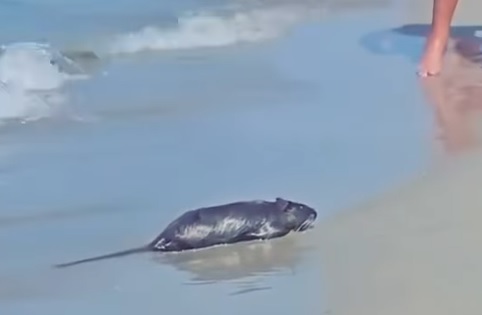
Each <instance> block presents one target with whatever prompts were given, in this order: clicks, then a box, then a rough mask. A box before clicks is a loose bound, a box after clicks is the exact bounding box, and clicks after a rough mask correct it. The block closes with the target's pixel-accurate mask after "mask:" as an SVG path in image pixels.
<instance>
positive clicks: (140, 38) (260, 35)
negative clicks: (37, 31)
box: [107, 6, 313, 54]
mask: <svg viewBox="0 0 482 315" xmlns="http://www.w3.org/2000/svg"><path fill="white" fill-rule="evenodd" d="M310 13H313V11H311V8H310V7H306V6H283V7H277V8H269V9H267V8H262V9H253V10H250V11H246V12H241V11H238V12H234V13H231V14H224V15H222V14H214V13H197V14H189V15H184V16H182V17H180V18H179V19H178V23H177V24H176V26H174V27H169V28H167V27H166V28H161V27H156V26H146V27H144V28H143V29H141V30H139V31H136V32H131V33H127V34H121V35H118V36H116V37H115V39H114V40H113V41H112V42H111V43H110V44H109V45H108V47H107V52H108V53H109V54H132V53H137V52H142V51H147V50H175V49H191V48H208V47H222V46H229V45H234V44H239V43H250V42H259V41H264V40H269V39H273V38H276V37H278V36H280V35H282V34H283V33H284V32H285V31H286V30H287V29H288V28H290V27H291V26H293V25H294V24H295V23H297V22H298V21H299V20H300V19H302V18H304V17H306V16H307V15H308V14H310Z"/></svg>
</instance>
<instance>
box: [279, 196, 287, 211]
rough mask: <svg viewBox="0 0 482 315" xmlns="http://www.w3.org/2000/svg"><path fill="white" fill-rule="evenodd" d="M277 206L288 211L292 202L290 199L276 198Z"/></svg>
mask: <svg viewBox="0 0 482 315" xmlns="http://www.w3.org/2000/svg"><path fill="white" fill-rule="evenodd" d="M275 203H276V206H277V207H278V208H279V209H280V210H281V211H286V210H287V209H288V206H289V205H290V202H289V201H288V200H285V199H283V198H280V197H278V198H276V201H275Z"/></svg>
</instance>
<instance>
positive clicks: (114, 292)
mask: <svg viewBox="0 0 482 315" xmlns="http://www.w3.org/2000/svg"><path fill="white" fill-rule="evenodd" d="M91 2H92V3H90V2H82V3H81V2H80V1H78V2H73V4H72V6H66V5H65V3H64V2H62V1H53V0H52V1H42V2H35V4H34V3H33V2H32V1H30V2H28V1H23V2H14V1H10V2H8V3H7V2H5V3H4V4H3V5H4V6H6V7H8V8H9V10H12V11H13V12H16V14H18V15H19V16H23V18H25V19H29V16H33V15H34V13H33V10H34V9H33V8H31V7H29V6H41V7H42V10H44V11H41V12H43V13H42V14H45V17H48V15H49V14H54V12H53V11H49V10H48V8H49V7H52V6H55V7H58V8H60V9H59V11H55V14H56V15H61V16H63V18H64V19H65V20H68V21H70V22H72V20H71V16H70V15H75V16H77V17H78V18H81V17H82V18H85V19H88V20H89V21H92V23H83V24H82V26H83V27H85V29H80V27H79V29H76V28H75V27H72V29H69V27H70V26H66V28H65V29H64V30H63V33H62V32H60V31H59V32H60V33H61V34H58V33H56V32H53V31H51V30H50V29H49V27H50V26H49V23H53V24H54V26H55V23H61V22H60V21H57V22H54V21H52V20H50V19H48V20H49V23H47V24H45V25H44V26H43V27H44V28H43V29H36V28H35V24H34V23H33V22H32V24H31V25H28V26H22V28H19V29H18V30H17V33H16V34H15V36H14V35H13V34H12V33H11V32H8V31H5V32H4V31H2V34H1V35H2V36H1V37H0V38H2V39H3V41H4V42H5V43H8V42H9V41H11V40H12V39H11V38H14V39H15V41H30V40H38V38H40V37H43V38H47V39H49V38H50V36H51V38H52V40H48V41H49V42H52V43H55V45H54V46H53V47H54V49H60V50H61V51H77V52H85V51H91V52H93V53H95V54H97V55H98V56H100V58H101V59H100V60H98V59H96V58H97V57H95V55H82V54H80V55H79V54H77V57H76V58H74V62H76V63H77V64H78V65H79V66H80V68H75V67H74V70H72V71H73V72H74V73H75V74H79V73H76V71H80V72H81V73H80V74H83V75H88V76H89V77H88V78H87V79H85V78H83V79H82V80H74V81H71V80H68V79H70V78H71V77H70V76H67V77H64V76H62V75H63V74H62V73H63V71H64V70H63V69H64V68H62V69H61V70H58V68H56V65H51V64H50V63H48V62H46V61H45V60H44V59H42V58H40V57H38V56H41V55H42V54H40V53H39V51H40V50H39V49H38V47H37V48H35V47H34V49H33V50H28V51H29V53H28V54H26V57H25V56H24V57H22V58H27V59H20V60H22V62H24V63H23V64H25V62H26V61H25V60H27V61H28V62H30V64H31V65H33V66H32V68H28V69H26V70H25V69H24V70H23V72H18V71H17V72H15V71H14V73H15V74H16V76H15V77H14V78H13V77H11V76H10V77H6V78H9V80H10V81H9V82H8V85H6V86H5V87H4V90H1V91H0V92H3V93H4V94H1V93H0V101H2V100H3V99H2V98H1V96H2V95H3V96H4V99H5V101H4V102H5V103H3V104H2V106H6V107H7V106H10V107H8V108H9V111H8V114H5V115H4V116H3V117H0V118H4V124H3V125H2V126H1V127H0V188H1V190H0V195H1V197H0V208H1V209H2V210H1V211H0V242H1V243H0V246H1V248H2V259H1V260H0V304H1V305H2V310H5V311H4V312H5V314H9V315H17V314H21V315H24V314H49V315H55V314H65V312H66V311H67V310H68V312H69V314H73V315H75V314H84V313H92V312H104V313H116V314H132V313H133V312H139V313H142V314H158V313H159V312H160V311H169V312H174V311H175V312H178V313H180V314H185V313H188V312H198V313H202V314H204V313H206V314H207V313H209V314H225V313H227V312H229V313H233V312H234V313H239V314H246V313H248V312H249V313H253V312H255V313H259V314H264V313H266V312H267V311H269V312H274V313H278V314H291V313H294V312H298V313H305V314H312V313H317V314H319V312H318V311H316V312H314V310H322V309H323V307H324V306H323V305H324V303H323V299H320V298H319V296H320V292H322V291H323V281H322V279H321V273H320V271H319V266H318V264H317V258H318V255H319V253H318V251H317V249H316V243H317V241H316V238H317V231H316V229H315V230H313V231H310V232H307V233H303V234H301V235H292V236H290V237H287V238H284V239H279V240H276V241H273V242H267V243H251V244H240V245H236V246H233V247H219V248H213V249H210V250H206V251H197V252H192V253H185V254H180V255H163V256H156V255H149V254H147V255H135V256H129V257H125V258H121V259H115V260H109V261H102V262H99V263H95V264H86V265H82V266H79V267H72V268H69V269H65V270H60V271H59V270H53V269H51V265H52V264H55V263H60V262H64V261H70V260H74V259H79V258H85V257H90V256H94V255H98V254H103V253H106V252H111V251H114V250H121V249H126V248H130V247H134V246H139V245H142V244H144V243H146V242H147V241H150V240H151V238H153V237H154V236H156V235H157V234H158V232H159V231H160V230H161V229H162V228H164V226H165V225H166V224H167V223H168V222H169V221H171V220H172V219H173V218H174V217H175V216H177V215H178V214H179V213H181V212H183V211H185V210H187V209H191V208H197V207H201V206H206V205H213V204H220V203H224V202H230V201H233V200H241V199H243V200H245V199H272V198H275V197H277V196H283V197H285V198H290V199H295V200H298V201H302V202H305V203H308V204H310V205H312V206H313V207H315V208H316V209H318V211H319V215H320V216H319V220H323V218H324V217H326V216H328V215H331V214H333V213H336V212H337V211H340V210H343V209H345V208H347V207H349V206H351V205H353V204H355V203H357V202H360V201H363V200H366V199H368V198H370V196H373V195H375V194H377V193H379V192H381V191H383V190H385V189H387V188H388V187H390V186H391V185H392V184H394V183H397V182H399V181H402V180H404V179H407V178H409V177H410V176H412V175H413V174H414V173H416V172H418V171H419V170H420V169H421V168H423V167H424V166H425V165H426V164H427V163H428V162H429V161H430V160H431V158H432V154H433V150H432V149H433V148H432V139H431V136H432V133H433V126H432V122H431V120H432V117H431V116H432V113H431V112H430V111H429V110H430V109H429V108H428V107H427V106H425V104H424V100H423V98H422V94H421V90H420V87H419V85H418V83H417V82H416V81H415V80H414V73H413V70H414V65H413V62H412V61H411V60H410V58H406V56H410V55H413V54H416V53H417V51H418V50H419V49H420V48H421V42H420V40H419V39H417V38H412V37H405V36H404V35H401V34H396V33H388V35H386V34H385V35H384V37H383V38H381V39H380V38H376V36H375V39H373V34H375V35H376V34H377V32H380V31H383V30H387V29H389V28H391V27H393V25H392V24H391V21H392V18H393V14H394V11H392V10H391V9H390V8H387V4H386V3H384V2H375V3H376V4H373V5H372V6H371V7H370V8H368V9H366V10H361V9H360V8H357V9H356V10H355V9H353V8H350V7H349V6H346V7H343V6H340V7H339V8H336V10H335V9H333V12H331V11H330V10H328V15H323V14H321V13H322V12H323V10H324V8H326V7H328V8H330V5H331V7H333V3H331V4H330V3H328V4H327V6H326V7H323V6H321V5H316V6H315V5H314V4H312V3H308V4H305V3H302V5H298V4H297V5H296V6H295V7H296V8H297V9H296V10H294V9H293V6H294V5H293V4H292V3H289V2H286V3H283V4H282V5H279V4H276V3H274V2H262V1H260V2H259V3H258V2H255V1H252V2H245V3H240V4H239V5H240V6H241V5H242V7H243V11H242V12H243V13H242V14H241V15H240V14H239V13H238V15H236V14H235V18H233V17H232V16H229V14H228V17H227V16H226V15H216V14H218V13H216V14H214V15H213V13H202V14H203V15H201V18H199V17H194V18H193V19H194V22H193V20H192V19H187V18H185V20H182V21H184V22H182V23H180V25H181V26H177V27H174V29H172V28H168V27H172V25H170V24H169V23H170V20H169V19H170V18H175V17H176V16H183V14H184V13H183V12H184V11H186V10H188V9H189V10H190V11H193V12H196V11H199V10H201V9H204V10H205V9H206V8H209V6H212V8H217V10H220V8H221V9H222V8H224V7H223V5H226V4H225V3H223V2H221V1H209V2H208V3H207V4H204V3H203V4H201V3H200V2H197V1H190V2H189V1H186V2H182V4H179V5H176V6H172V7H170V6H169V5H165V4H162V5H161V4H159V2H157V1H149V2H148V1H147V0H144V1H143V2H142V3H143V5H142V6H141V5H138V6H133V5H132V2H129V1H127V0H125V1H122V2H120V3H119V5H118V6H117V7H116V10H114V11H111V10H110V9H109V8H110V7H107V5H105V7H104V5H100V4H99V5H97V4H94V2H93V1H91ZM74 4H75V5H74ZM144 4H145V6H144ZM234 4H237V3H231V5H230V6H227V5H226V8H229V10H231V11H232V10H233V9H232V7H234ZM76 5H78V7H76ZM148 5H151V7H149V6H148ZM377 6H379V7H382V8H383V9H380V10H376V7H377ZM141 7H142V8H144V9H145V10H141ZM260 7H261V8H260ZM92 8H96V10H94V11H89V10H91V9H92ZM246 8H248V9H247V10H248V12H251V13H248V14H246ZM252 8H256V9H252ZM131 9H132V10H133V11H132V12H130V13H131V14H132V15H133V16H134V17H133V18H132V19H127V22H126V23H123V22H121V21H124V19H123V17H125V15H127V13H126V12H127V11H128V10H131ZM39 10H40V9H39ZM62 10H65V12H64V11H62ZM136 10H138V11H136ZM156 10H159V11H156ZM236 10H237V9H236ZM236 10H234V12H236ZM250 10H251V11H250ZM253 10H254V11H253ZM359 10H361V11H359ZM38 12H40V11H38ZM62 12H63V13H62ZM87 12H91V13H92V14H94V13H95V14H98V16H97V17H98V18H97V19H96V18H94V17H89V16H88V15H85V16H84V15H83V14H87ZM158 12H159V13H158ZM203 12H204V11H203ZM253 12H254V13H253ZM330 12H331V13H330ZM62 14H63V15H62ZM69 14H70V15H69ZM102 14H103V15H102ZM230 14H231V13H230ZM164 15H166V16H168V15H169V16H170V18H167V17H166V18H165V20H163V19H160V20H161V22H160V23H158V24H153V22H152V21H154V20H155V19H156V17H158V16H164ZM35 16H36V18H38V19H40V18H39V16H41V14H38V15H37V14H36V15H35ZM100 16H101V17H102V18H101V17H100ZM105 16H110V17H111V19H110V20H109V19H107V18H105ZM206 16H207V17H208V18H206ZM151 18H152V19H153V20H150V19H151ZM196 19H197V20H196ZM61 21H63V20H61ZM101 22H102V23H101ZM3 23H5V24H6V25H7V24H8V23H9V22H8V21H5V20H4V22H3ZM12 23H13V22H12ZM62 23H63V22H62ZM66 23H67V22H66ZM72 23H73V24H75V23H74V22H72ZM103 23H104V24H103ZM109 23H111V24H109ZM130 23H132V24H130ZM136 23H138V24H137V25H136ZM163 23H165V25H168V26H166V28H164V26H162V25H164V24H163ZM183 23H184V24H183ZM16 24H17V23H15V25H16ZM12 25H14V24H10V27H13V26H12ZM66 25H69V24H68V23H67V24H66ZM106 25H107V26H106ZM147 25H150V26H153V25H155V27H156V29H155V30H154V31H152V30H151V31H147V33H145V31H144V33H142V32H141V33H140V35H139V33H135V36H127V35H126V36H124V35H121V37H116V38H117V41H115V40H114V42H115V43H117V44H116V45H112V41H103V45H98V42H96V40H98V39H99V38H102V36H104V35H105V34H107V33H109V34H110V35H112V34H127V33H126V32H139V29H141V28H142V27H144V26H147ZM54 26H52V28H55V27H54ZM57 27H58V25H57ZM89 27H91V28H92V29H89ZM104 27H105V28H104ZM67 30H69V31H71V33H69V31H67ZM104 30H106V32H104ZM213 31H214V33H212V32H213ZM36 32H38V33H36ZM75 32H80V34H82V36H79V37H78V38H79V42H77V43H76V42H75V41H73V40H72V38H74V39H75V38H77V37H76V36H69V35H72V34H76V33H75ZM149 32H150V33H149ZM285 32H287V33H285ZM94 33H95V34H96V36H97V35H99V34H100V35H102V36H97V37H96V38H94V37H95V36H93V37H92V38H91V37H89V36H90V34H94ZM26 34H29V35H26ZM39 34H40V35H39ZM110 35H109V36H110ZM123 36H124V37H123ZM367 36H368V37H369V38H371V40H370V41H369V42H368V43H367V42H366V41H364V39H365V38H366V37H367ZM69 37H70V38H69ZM166 37H168V38H170V40H168V41H166ZM66 38H68V40H66ZM109 38H115V37H109ZM119 38H120V41H121V42H122V43H123V44H122V45H119ZM126 38H130V39H131V40H126ZM132 38H134V39H132ZM387 38H388V40H389V41H391V42H392V44H395V45H396V44H399V46H397V47H398V48H399V52H401V57H400V55H399V56H396V55H384V56H381V55H379V54H374V53H373V49H371V48H373V47H371V46H370V44H380V42H383V40H385V39H387ZM86 39H87V40H86ZM89 39H92V41H91V42H89ZM126 43H127V44H126ZM400 43H401V44H400ZM105 44H107V45H105ZM106 46H108V47H110V49H105V48H106ZM79 47H80V48H79ZM112 47H115V49H114V50H113V49H112ZM119 47H121V48H122V49H121V48H119ZM126 47H127V48H128V49H126ZM145 48H149V49H151V51H150V52H145V51H144V49H145ZM152 50H154V51H152ZM32 51H33V53H32ZM134 52H135V53H134ZM119 53H122V54H119ZM42 56H43V55H42ZM48 56H51V55H48ZM79 56H80V57H79ZM0 58H1V57H0ZM15 58H17V55H15ZM59 58H60V57H59ZM15 60H16V59H15ZM59 62H64V61H62V60H60V61H59ZM89 63H93V64H94V66H93V67H91V68H89V70H88V71H86V72H85V73H84V72H83V71H82V67H84V66H86V65H87V64H89ZM62 64H67V63H65V62H64V63H62ZM38 65H41V67H40V66H38ZM7 66H8V65H7ZM7 66H6V68H4V72H3V74H5V73H7V72H8V71H7V70H9V68H8V67H7ZM37 66H38V67H37ZM12 67H13V66H12ZM5 69H6V70H5ZM15 69H18V68H14V70H15ZM79 69H81V70H79ZM5 71H7V72H5ZM29 71H30V72H29ZM0 75H2V72H1V71H0ZM47 76H48V78H51V79H52V80H51V81H48V82H54V83H55V82H56V83H58V84H57V85H55V84H53V83H52V85H55V86H50V87H49V88H48V89H47V88H44V85H40V83H42V84H45V82H46V77H47ZM58 78H61V79H59V80H57V81H56V80H54V79H58ZM27 79H28V80H29V81H26V80H27ZM22 82H23V83H22ZM25 82H30V83H29V84H31V85H34V84H37V83H38V86H37V88H38V89H41V90H42V91H31V90H30V89H27V88H25V86H26V85H25ZM32 82H34V83H32ZM39 86H40V87H39ZM12 91H15V93H17V94H15V93H13V92H12ZM46 94H47V95H48V96H49V97H50V98H45V95H46ZM32 97H33V98H35V101H31V98H32ZM52 97H55V98H56V99H57V100H56V101H55V102H54V101H52ZM32 102H33V103H32ZM37 102H39V103H41V104H40V105H38V104H39V103H37ZM27 105H28V106H27ZM1 113H2V111H1V110H0V114H1ZM6 113H7V112H6ZM39 113H40V114H39ZM40 117H43V118H41V119H39V118H40ZM29 119H31V120H29ZM26 120H27V122H25V121H26ZM176 298H180V299H182V302H178V301H177V300H176Z"/></svg>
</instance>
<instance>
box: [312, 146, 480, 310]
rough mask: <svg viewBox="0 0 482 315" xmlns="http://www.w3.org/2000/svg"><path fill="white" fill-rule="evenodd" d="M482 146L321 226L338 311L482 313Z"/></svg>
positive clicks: (332, 304)
mask: <svg viewBox="0 0 482 315" xmlns="http://www.w3.org/2000/svg"><path fill="white" fill-rule="evenodd" d="M481 186H482V150H480V149H479V150H477V151H474V152H471V153H469V154H467V155H465V156H461V157H458V158H456V159H455V160H453V161H450V162H448V163H444V164H442V165H436V166H435V167H432V168H431V169H430V170H428V171H427V172H426V173H424V174H421V176H419V177H418V178H417V179H415V180H413V181H411V182H408V183H405V184H403V185H401V186H400V187H398V188H396V189H394V190H392V191H390V192H389V193H387V194H385V195H383V196H381V197H379V198H375V199H374V200H372V201H369V202H367V203H366V204H364V205H361V206H359V207H355V209H352V210H351V211H345V212H341V213H339V215H338V216H335V217H332V218H328V219H326V220H325V221H324V222H322V223H321V224H320V225H319V227H318V234H319V242H320V249H321V257H322V260H321V264H322V268H321V270H322V274H323V276H324V277H325V279H324V282H325V285H326V291H327V296H326V301H327V302H326V304H327V307H328V309H329V311H330V312H331V314H337V315H345V314H346V315H352V314H360V315H365V314H366V315H368V314H370V315H378V314H380V315H382V314H383V315H385V314H387V315H388V314H389V315H398V314H400V315H401V314H411V315H418V314H420V315H422V314H438V315H445V314H447V315H448V314H474V315H475V314H480V313H481V312H482V302H480V299H478V298H477V297H478V294H477V293H478V292H479V291H480V289H479V288H480V279H482V268H480V266H481V265H482V254H480V253H478V251H477V249H478V245H479V240H480V239H481V237H482V233H481V232H480V227H479V222H480V221H481V219H482V213H481V211H480V209H482V197H479V195H480V194H479V193H478V187H481Z"/></svg>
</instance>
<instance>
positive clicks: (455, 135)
mask: <svg viewBox="0 0 482 315" xmlns="http://www.w3.org/2000/svg"><path fill="white" fill-rule="evenodd" d="M479 58H480V42H479V41H478V40H477V39H476V38H473V39H456V40H454V42H453V43H452V45H451V47H449V49H447V54H446V59H445V66H444V71H443V73H442V75H440V76H439V77H434V78H426V79H421V80H420V82H421V86H422V88H423V90H424V92H425V95H426V96H427V99H428V101H429V103H430V105H431V106H432V107H433V110H434V115H435V118H436V122H437V128H438V132H437V138H438V140H440V141H441V142H442V144H443V146H444V149H445V151H446V152H447V153H460V152H464V151H466V150H469V149H471V148H474V147H475V146H476V145H478V144H479V143H480V140H481V139H480V137H481V135H482V134H481V132H482V129H481V128H480V127H479V126H480V124H481V123H482V68H481V67H480V63H479Z"/></svg>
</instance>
